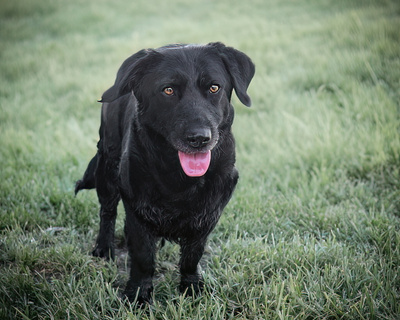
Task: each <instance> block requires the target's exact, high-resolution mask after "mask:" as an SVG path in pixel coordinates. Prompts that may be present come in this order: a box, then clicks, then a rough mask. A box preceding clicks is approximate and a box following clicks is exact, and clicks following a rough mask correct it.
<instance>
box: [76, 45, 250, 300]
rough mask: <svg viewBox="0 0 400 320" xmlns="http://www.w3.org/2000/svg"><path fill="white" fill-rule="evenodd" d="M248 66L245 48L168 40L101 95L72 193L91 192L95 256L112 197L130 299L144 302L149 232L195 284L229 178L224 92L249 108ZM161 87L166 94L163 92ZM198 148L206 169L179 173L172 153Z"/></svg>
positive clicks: (192, 288) (109, 227) (111, 223)
mask: <svg viewBox="0 0 400 320" xmlns="http://www.w3.org/2000/svg"><path fill="white" fill-rule="evenodd" d="M254 70H255V69H254V65H253V63H252V62H251V60H250V59H249V58H248V57H247V56H246V55H245V54H243V53H242V52H240V51H237V50H235V49H233V48H230V47H226V46H225V45H223V44H221V43H210V44H208V45H204V46H202V45H172V46H167V47H162V48H159V49H156V50H142V51H139V52H138V53H136V54H134V55H132V56H131V57H130V58H128V59H127V60H125V62H124V63H123V64H122V66H121V67H120V69H119V71H118V74H117V78H116V80H115V84H114V85H113V86H112V87H111V88H110V89H108V90H107V91H106V92H105V93H104V94H103V97H102V100H101V102H102V103H103V106H102V113H101V126H100V141H99V143H98V151H97V154H96V155H95V157H94V158H93V159H92V160H91V161H90V163H89V165H88V168H87V170H86V172H85V174H84V176H83V179H82V180H79V181H78V182H77V183H76V189H75V192H76V193H77V192H79V190H81V189H91V188H96V190H97V194H98V198H99V202H100V205H101V208H100V231H99V235H98V238H97V241H96V246H95V249H94V251H93V255H95V256H99V257H104V258H114V248H113V242H114V228H115V219H116V216H117V204H118V202H119V200H120V198H122V201H123V203H124V206H125V211H126V221H125V234H126V242H127V246H128V249H129V254H130V256H131V271H130V279H129V281H128V283H127V286H126V289H125V295H126V296H127V297H128V299H129V300H130V301H133V300H134V299H135V297H136V295H137V294H138V302H139V303H143V302H150V301H151V292H152V288H153V287H152V277H153V274H154V264H155V263H154V258H155V253H156V241H157V240H158V239H159V238H165V239H168V240H170V241H176V242H177V243H179V244H180V246H181V259H180V265H179V266H180V273H181V283H180V290H181V291H182V292H185V291H187V293H188V294H195V293H198V292H199V291H200V290H201V288H202V286H203V281H202V278H201V275H200V274H199V273H198V270H197V266H198V262H199V261H200V258H201V256H202V254H203V251H204V246H205V244H206V240H207V237H208V235H209V233H210V232H211V231H212V230H213V229H214V227H215V225H216V223H217V221H218V219H219V217H220V215H221V212H222V210H223V208H224V207H225V205H226V204H227V203H228V201H229V199H230V197H231V195H232V192H233V190H234V189H235V186H236V183H237V180H238V173H237V170H236V169H235V166H234V164H235V144H234V139H233V136H232V133H231V125H232V122H233V118H234V111H233V107H232V105H231V103H230V99H231V94H232V91H233V90H235V92H236V94H237V96H238V98H239V99H240V101H241V102H242V103H243V104H245V105H247V106H250V98H249V96H248V95H247V93H246V90H247V87H248V85H249V83H250V81H251V79H252V77H253V75H254ZM214 84H217V85H218V86H219V87H220V90H219V91H218V92H216V93H212V92H210V90H209V89H210V86H211V85H214ZM166 87H171V88H172V89H173V90H174V93H173V95H170V96H169V95H167V94H165V93H164V92H163V89H164V88H166ZM204 135H206V137H205V138H204V137H203V136H204ZM193 137H194V138H193ZM198 137H201V138H200V140H199V138H198ZM193 139H194V141H193ZM208 150H211V163H210V166H209V168H208V171H207V172H206V173H205V174H204V175H203V176H201V177H189V176H187V175H186V174H185V173H184V172H183V170H182V168H181V165H180V162H179V159H178V151H182V152H185V153H194V152H206V151H208ZM138 290H139V291H138Z"/></svg>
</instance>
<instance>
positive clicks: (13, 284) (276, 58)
mask: <svg viewBox="0 0 400 320" xmlns="http://www.w3.org/2000/svg"><path fill="white" fill-rule="evenodd" d="M399 30H400V2H399V1H397V0H392V1H391V0H280V1H279V0H248V1H237V0H232V1H229V0H221V1H208V0H205V1H184V0H170V1H154V2H151V1H143V0H137V1H122V0H116V1H106V0H97V1H94V0H90V1H80V0H69V1H61V0H40V1H39V0H14V1H7V0H0V163H1V169H0V319H168V320H170V319H400V180H399V178H400V134H399V128H400V126H399V125H400V114H399V109H400V31H399ZM211 41H222V42H224V43H225V44H227V45H229V46H233V47H235V48H237V49H239V50H241V51H244V52H245V53H247V54H248V55H249V56H250V57H251V58H252V59H253V61H254V62H255V64H256V76H255V78H254V80H253V82H252V84H251V86H250V88H249V93H250V95H251V97H252V100H253V106H252V108H250V109H249V108H246V107H244V106H242V105H241V104H240V102H239V101H238V100H237V99H236V98H234V101H233V102H234V104H235V106H236V119H235V124H234V131H235V136H236V140H237V167H238V169H239V171H240V174H241V178H240V182H239V185H238V188H237V189H236V193H235V195H234V197H233V199H232V201H231V202H230V204H229V205H228V207H227V208H226V210H225V212H224V214H223V216H222V218H221V220H220V223H219V224H218V226H217V228H216V229H215V230H214V232H213V233H212V235H211V237H210V239H209V244H208V247H207V252H206V254H205V256H204V257H203V259H202V269H203V272H204V278H205V282H206V290H205V292H204V294H203V295H202V296H201V297H198V298H195V299H193V298H185V297H183V296H181V295H180V294H179V293H178V290H177V286H178V283H179V274H178V269H177V262H178V259H179V248H178V246H176V245H174V244H170V243H168V244H167V245H166V246H165V247H164V248H162V249H161V250H160V251H159V253H158V265H157V276H156V279H155V302H154V304H153V305H152V306H151V307H146V308H144V309H141V310H134V309H133V308H132V307H131V306H130V305H128V304H125V303H124V302H123V301H122V300H121V297H120V292H121V290H122V289H123V286H124V283H125V281H126V280H127V261H126V254H125V253H126V252H125V251H124V250H123V248H122V247H121V250H120V252H119V256H118V261H117V263H106V262H104V261H101V260H99V259H95V258H93V257H91V255H90V252H91V249H92V245H93V244H94V241H95V238H96V232H97V229H98V221H99V219H98V204H97V198H96V194H95V192H94V191H88V192H83V193H81V194H79V196H78V197H76V198H75V197H74V193H73V189H74V182H75V180H77V179H79V178H80V177H81V176H82V174H83V171H84V169H85V167H86V165H87V163H88V161H89V160H90V159H91V157H92V156H93V155H94V153H95V151H96V142H97V139H98V134H97V132H98V126H99V119H100V104H99V103H97V102H96V100H97V99H98V98H99V97H100V96H101V94H102V93H103V92H104V91H105V90H106V89H107V88H108V87H109V86H111V85H112V83H113V81H114V78H115V74H116V71H117V69H118V68H119V66H120V64H121V63H122V61H123V60H124V59H125V58H126V57H128V56H129V55H130V54H132V53H134V52H136V51H138V50H140V49H142V48H149V47H159V46H162V45H165V44H168V43H176V42H180V43H181V42H183V43H207V42H211ZM123 221H124V214H123V209H122V207H121V210H120V215H119V218H118V223H117V239H118V242H123Z"/></svg>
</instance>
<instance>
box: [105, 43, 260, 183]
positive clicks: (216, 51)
mask: <svg viewBox="0 0 400 320" xmlns="http://www.w3.org/2000/svg"><path fill="white" fill-rule="evenodd" d="M254 72H255V68H254V64H253V63H252V61H251V60H250V58H249V57H247V56H246V55H245V54H244V53H242V52H240V51H238V50H236V49H233V48H231V47H226V46H225V45H223V44H221V43H210V44H208V45H171V46H167V47H162V48H159V49H156V50H142V51H139V52H138V53H136V54H134V55H133V56H131V57H130V58H128V59H127V60H125V62H124V63H123V64H122V66H121V68H120V69H119V71H118V74H117V78H116V80H115V84H114V85H113V86H112V87H111V88H110V89H108V90H107V91H106V92H105V93H104V94H103V97H102V100H101V102H112V101H114V100H116V99H118V98H119V97H121V96H124V95H126V94H130V93H131V92H132V93H133V95H134V97H135V98H136V99H137V107H138V119H137V120H138V122H139V123H140V125H141V126H143V127H144V128H147V129H149V130H152V131H153V132H156V133H157V134H159V135H160V136H162V137H163V138H164V139H165V140H166V141H167V142H168V143H169V144H170V145H171V146H172V147H173V148H174V149H175V150H176V151H177V152H178V155H179V159H180V162H181V166H182V168H183V170H184V172H185V173H186V174H187V175H189V176H201V175H203V174H204V173H205V172H206V171H207V169H208V166H209V164H210V157H211V150H212V149H213V148H214V147H215V146H216V145H217V143H218V140H219V137H220V134H221V133H222V132H224V130H227V129H229V128H230V126H231V124H232V121H233V108H232V106H231V104H230V100H231V95H232V91H233V90H235V92H236V95H237V96H238V98H239V100H240V101H241V102H242V103H243V104H245V105H246V106H250V104H251V100H250V97H249V96H248V94H247V92H246V91H247V88H248V86H249V84H250V81H251V79H252V78H253V76H254Z"/></svg>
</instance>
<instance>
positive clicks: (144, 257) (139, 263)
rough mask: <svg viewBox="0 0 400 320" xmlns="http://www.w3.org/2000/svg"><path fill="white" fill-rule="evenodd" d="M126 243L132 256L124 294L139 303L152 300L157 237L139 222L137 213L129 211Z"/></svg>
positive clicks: (126, 225) (126, 223) (131, 300)
mask: <svg viewBox="0 0 400 320" xmlns="http://www.w3.org/2000/svg"><path fill="white" fill-rule="evenodd" d="M125 236H126V243H127V246H128V250H129V255H130V257H131V271H130V278H129V281H128V283H127V285H126V289H125V292H124V295H125V296H126V297H127V298H128V299H129V301H130V302H134V301H135V299H136V298H137V300H136V301H137V304H138V305H142V304H144V303H151V302H152V298H151V295H152V292H153V281H152V278H153V275H154V270H155V262H154V260H155V252H156V238H155V237H154V236H153V235H151V234H150V233H149V232H148V231H147V230H146V229H145V227H144V226H143V225H141V224H140V223H139V221H138V220H137V219H136V217H135V215H134V214H132V213H130V214H129V213H128V212H127V217H126V222H125Z"/></svg>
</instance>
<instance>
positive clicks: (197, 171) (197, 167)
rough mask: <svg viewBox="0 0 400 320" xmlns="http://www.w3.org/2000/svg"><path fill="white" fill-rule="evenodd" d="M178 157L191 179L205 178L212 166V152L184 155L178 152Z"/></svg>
mask: <svg viewBox="0 0 400 320" xmlns="http://www.w3.org/2000/svg"><path fill="white" fill-rule="evenodd" d="M178 155H179V161H180V163H181V167H182V169H183V171H184V172H185V174H186V175H187V176H189V177H201V176H203V175H204V174H205V173H206V172H207V170H208V167H209V166H210V161H211V151H207V152H205V153H200V152H198V153H184V152H182V151H178Z"/></svg>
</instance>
